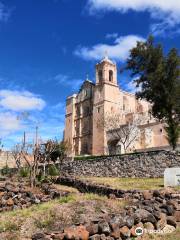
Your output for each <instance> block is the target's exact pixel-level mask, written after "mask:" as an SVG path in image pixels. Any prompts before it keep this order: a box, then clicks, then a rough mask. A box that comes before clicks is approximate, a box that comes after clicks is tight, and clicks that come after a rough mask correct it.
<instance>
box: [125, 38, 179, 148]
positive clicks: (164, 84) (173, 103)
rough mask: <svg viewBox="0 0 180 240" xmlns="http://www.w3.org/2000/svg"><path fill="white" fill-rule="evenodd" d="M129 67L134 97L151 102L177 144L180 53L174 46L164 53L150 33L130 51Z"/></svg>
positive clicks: (172, 144) (153, 111) (174, 145)
mask: <svg viewBox="0 0 180 240" xmlns="http://www.w3.org/2000/svg"><path fill="white" fill-rule="evenodd" d="M125 69H127V70H130V71H131V76H132V77H138V78H136V80H134V82H135V84H136V87H138V88H139V87H140V90H139V91H138V92H137V93H136V97H137V98H140V99H146V100H147V101H149V102H150V103H151V104H152V115H153V116H154V117H155V118H157V119H158V120H159V121H161V122H163V123H165V130H166V132H167V139H168V141H169V144H170V145H171V146H172V148H173V149H175V148H176V146H177V142H178V138H179V133H180V127H179V122H180V56H179V55H178V51H177V50H176V49H174V48H173V49H171V50H170V51H169V53H168V54H167V55H165V54H164V53H163V48H162V46H161V44H155V43H154V39H153V37H152V36H150V37H149V39H148V40H147V41H146V42H138V43H137V45H136V47H135V48H133V49H132V50H131V52H130V56H129V59H128V60H127V65H126V68H125Z"/></svg>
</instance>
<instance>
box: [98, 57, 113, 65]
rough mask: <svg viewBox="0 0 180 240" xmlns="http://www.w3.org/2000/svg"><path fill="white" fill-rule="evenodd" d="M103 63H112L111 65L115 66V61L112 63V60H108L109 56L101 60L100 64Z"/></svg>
mask: <svg viewBox="0 0 180 240" xmlns="http://www.w3.org/2000/svg"><path fill="white" fill-rule="evenodd" d="M103 62H108V63H110V64H114V63H113V61H111V60H110V59H109V58H108V55H106V56H105V57H104V58H103V59H102V60H101V62H100V63H103Z"/></svg>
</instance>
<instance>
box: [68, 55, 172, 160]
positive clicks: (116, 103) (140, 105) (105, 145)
mask: <svg viewBox="0 0 180 240" xmlns="http://www.w3.org/2000/svg"><path fill="white" fill-rule="evenodd" d="M95 71H96V82H95V83H93V82H92V81H90V80H88V79H86V80H85V81H84V83H83V84H82V86H81V88H80V90H79V92H78V93H77V94H74V95H72V96H69V97H68V98H67V99H66V117H65V131H64V140H65V141H67V142H68V143H69V146H70V149H69V154H68V155H69V156H77V155H104V154H116V153H124V151H125V150H124V148H123V146H122V143H121V142H120V141H119V139H118V134H117V136H115V137H113V135H112V132H113V131H115V129H111V131H108V130H107V128H106V127H105V125H103V126H104V127H102V126H101V127H99V124H98V122H99V121H103V119H105V117H106V115H107V114H108V115H110V116H113V114H114V115H116V116H117V114H118V115H119V116H121V120H120V129H121V128H123V127H125V126H127V124H129V122H130V121H133V119H134V118H137V116H138V119H143V121H141V122H139V124H138V129H139V131H138V135H139V136H138V137H137V138H136V140H135V141H132V142H131V144H129V146H128V147H127V149H126V152H132V151H136V150H144V149H146V148H148V149H153V148H154V149H155V148H159V147H164V146H168V142H167V139H166V135H165V130H164V128H163V125H162V124H161V123H159V122H158V121H157V120H156V119H154V118H153V117H152V116H151V115H150V109H151V105H150V104H149V103H148V102H146V101H144V100H137V99H136V97H135V95H134V94H132V93H129V92H126V91H123V90H122V89H120V88H119V86H118V82H117V66H116V64H115V63H114V62H112V61H111V60H110V59H109V58H108V57H105V58H104V59H103V60H102V61H101V62H99V63H98V64H96V67H95Z"/></svg>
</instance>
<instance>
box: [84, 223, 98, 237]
mask: <svg viewBox="0 0 180 240" xmlns="http://www.w3.org/2000/svg"><path fill="white" fill-rule="evenodd" d="M86 230H87V231H88V232H89V236H92V235H95V234H96V233H98V224H94V223H90V224H89V225H87V226H86Z"/></svg>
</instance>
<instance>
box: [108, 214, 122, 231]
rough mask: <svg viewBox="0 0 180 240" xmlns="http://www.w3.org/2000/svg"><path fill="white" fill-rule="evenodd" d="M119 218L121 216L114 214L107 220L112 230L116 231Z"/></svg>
mask: <svg viewBox="0 0 180 240" xmlns="http://www.w3.org/2000/svg"><path fill="white" fill-rule="evenodd" d="M121 220H122V218H120V217H119V216H115V217H113V218H112V219H111V220H110V221H109V225H110V227H111V228H112V230H113V231H116V229H119V227H120V221H121Z"/></svg>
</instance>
